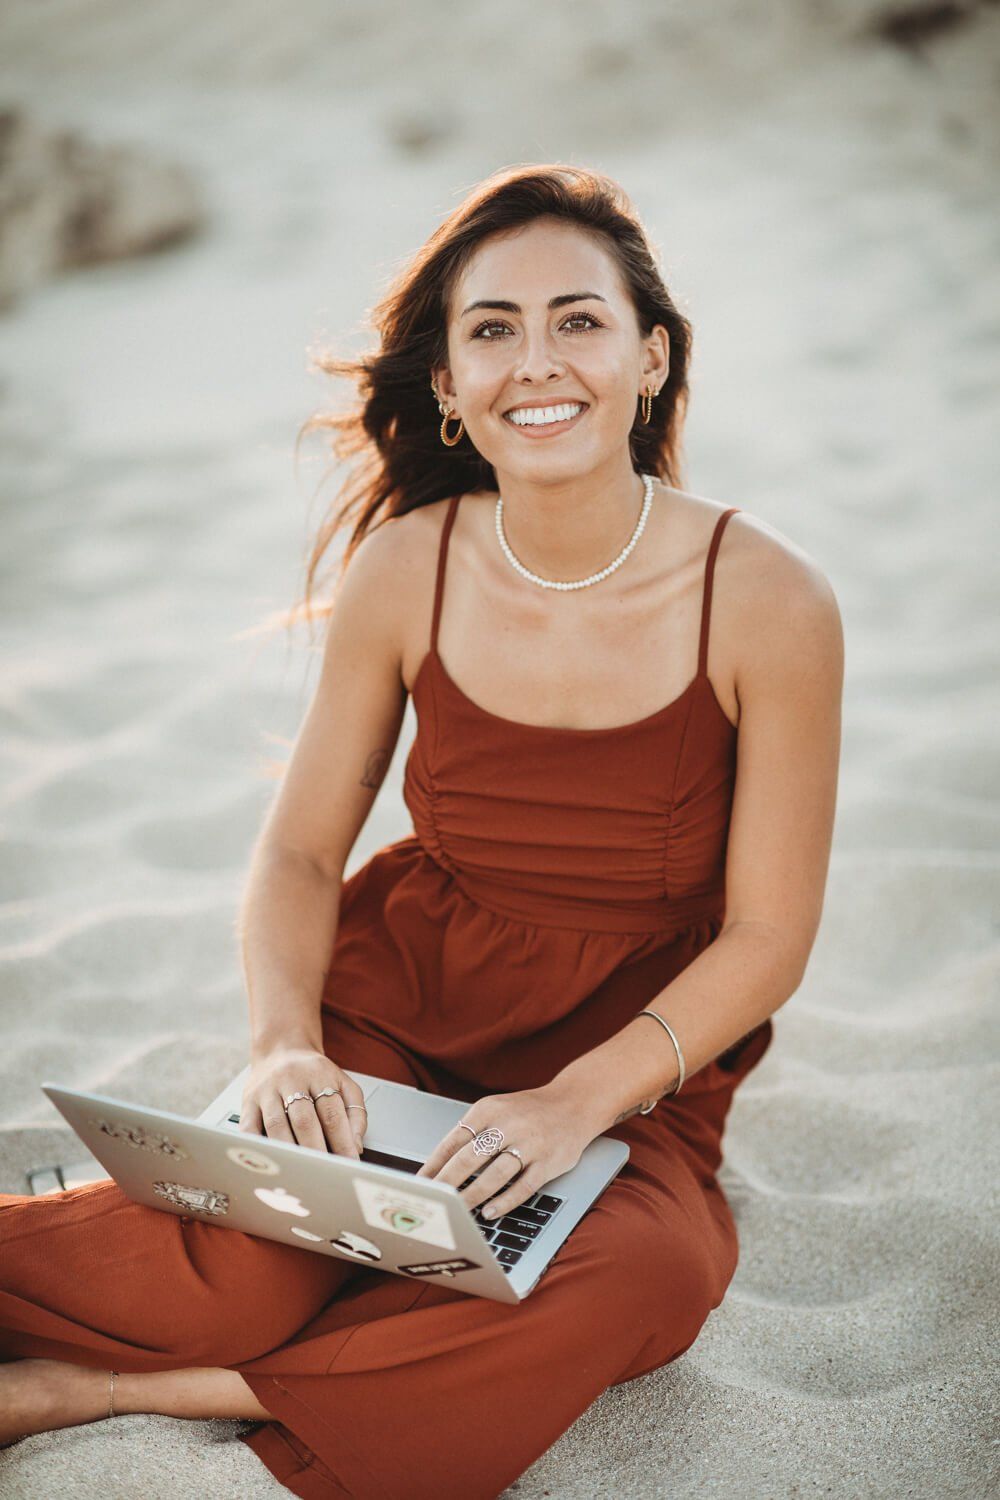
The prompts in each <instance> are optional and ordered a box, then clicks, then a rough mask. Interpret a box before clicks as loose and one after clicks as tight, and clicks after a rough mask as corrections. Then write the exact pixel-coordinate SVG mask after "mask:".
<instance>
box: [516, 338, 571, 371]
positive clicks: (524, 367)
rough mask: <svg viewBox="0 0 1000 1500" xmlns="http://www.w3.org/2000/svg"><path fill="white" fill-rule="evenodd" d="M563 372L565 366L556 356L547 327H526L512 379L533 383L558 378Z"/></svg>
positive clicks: (554, 346)
mask: <svg viewBox="0 0 1000 1500" xmlns="http://www.w3.org/2000/svg"><path fill="white" fill-rule="evenodd" d="M564 373H565V366H564V364H563V363H562V360H561V359H559V357H558V354H557V350H556V345H555V343H554V341H553V337H552V334H551V333H550V331H549V329H548V328H547V327H541V328H538V329H536V330H534V331H532V330H531V329H530V328H526V330H525V334H524V340H523V342H522V344H521V347H520V348H519V349H518V351H517V358H516V360H515V362H514V379H515V380H519V381H528V382H531V383H535V382H540V381H545V380H553V379H555V380H559V379H561V378H562V376H563V374H564Z"/></svg>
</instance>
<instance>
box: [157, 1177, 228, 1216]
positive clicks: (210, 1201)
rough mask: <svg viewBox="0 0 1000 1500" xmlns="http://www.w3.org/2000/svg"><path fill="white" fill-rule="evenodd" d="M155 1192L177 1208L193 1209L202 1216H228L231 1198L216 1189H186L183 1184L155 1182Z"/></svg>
mask: <svg viewBox="0 0 1000 1500" xmlns="http://www.w3.org/2000/svg"><path fill="white" fill-rule="evenodd" d="M153 1192H154V1193H158V1194H159V1195H160V1197H161V1198H165V1199H166V1200H167V1202H168V1203H172V1204H173V1205H174V1207H175V1208H191V1209H194V1210H195V1211H196V1212H197V1213H202V1214H227V1213H228V1212H229V1198H228V1195H227V1194H226V1193H219V1192H216V1190H215V1189H214V1188H200V1187H185V1186H184V1184H183V1183H182V1182H154V1183H153Z"/></svg>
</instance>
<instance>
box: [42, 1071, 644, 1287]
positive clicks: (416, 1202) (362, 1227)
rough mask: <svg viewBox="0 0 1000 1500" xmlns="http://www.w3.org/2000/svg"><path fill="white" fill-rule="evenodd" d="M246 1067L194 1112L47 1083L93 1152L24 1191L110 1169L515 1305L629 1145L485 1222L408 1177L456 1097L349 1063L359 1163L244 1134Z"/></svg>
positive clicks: (586, 1159)
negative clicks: (359, 1115) (356, 1102)
mask: <svg viewBox="0 0 1000 1500" xmlns="http://www.w3.org/2000/svg"><path fill="white" fill-rule="evenodd" d="M249 1071H250V1069H249V1067H247V1068H244V1070H243V1072H242V1073H239V1074H237V1076H236V1077H235V1078H234V1079H233V1080H232V1082H231V1083H230V1084H229V1085H228V1086H227V1087H226V1088H225V1089H224V1090H223V1091H222V1093H221V1094H220V1095H219V1096H218V1098H217V1099H214V1100H213V1101H212V1103H211V1104H210V1105H209V1106H208V1108H207V1109H206V1110H204V1111H203V1112H202V1114H200V1115H199V1116H198V1118H197V1119H196V1120H188V1119H185V1118H184V1117H183V1116H182V1115H175V1114H171V1113H170V1112H169V1111H168V1110H161V1109H146V1108H144V1107H143V1106H141V1105H137V1104H126V1103H124V1102H123V1101H122V1100H120V1099H109V1098H108V1097H107V1096H106V1095H103V1094H89V1093H82V1092H78V1091H77V1090H74V1089H67V1088H62V1087H61V1086H59V1085H58V1084H54V1083H43V1084H42V1085H41V1087H42V1089H43V1091H44V1092H45V1093H46V1094H47V1095H48V1097H49V1099H50V1100H51V1101H52V1103H53V1104H54V1105H55V1106H56V1108H57V1109H58V1110H59V1111H60V1113H61V1114H62V1115H64V1116H65V1118H66V1119H67V1120H68V1121H69V1123H70V1125H71V1126H72V1127H73V1129H74V1130H75V1131H76V1133H77V1135H78V1136H79V1137H80V1139H81V1140H82V1141H83V1142H84V1144H85V1145H86V1146H88V1147H89V1148H90V1150H91V1151H92V1152H93V1158H92V1159H91V1161H90V1162H89V1163H88V1162H81V1163H79V1164H77V1165H75V1166H74V1167H72V1168H64V1167H59V1166H51V1167H43V1168H38V1169H36V1170H35V1171H33V1172H30V1173H29V1174H28V1177H29V1183H30V1185H31V1187H32V1189H33V1191H34V1192H36V1193H45V1192H58V1191H60V1190H61V1189H63V1188H67V1187H76V1186H80V1185H82V1184H83V1183H86V1182H93V1181H98V1180H101V1179H104V1178H106V1177H112V1178H114V1180H115V1182H117V1183H118V1185H119V1187H121V1189H122V1191H123V1192H125V1193H127V1194H128V1196H129V1197H130V1198H134V1199H135V1201H136V1202H137V1203H145V1204H148V1205H149V1207H151V1208H159V1209H162V1210H163V1211H164V1212H166V1213H174V1214H180V1215H186V1216H188V1217H190V1218H196V1219H199V1220H201V1221H202V1222H204V1223H208V1224H214V1225H218V1226H220V1227H221V1228H229V1229H241V1230H245V1231H246V1232H247V1233H249V1234H255V1235H260V1236H262V1237H263V1238H264V1239H269V1240H280V1241H281V1242H282V1243H284V1244H288V1245H296V1246H298V1247H299V1248H300V1249H304V1250H315V1251H317V1252H318V1253H319V1254H321V1255H334V1256H338V1257H340V1259H342V1260H349V1261H353V1262H355V1263H363V1264H365V1265H369V1266H373V1267H374V1268H375V1269H377V1270H380V1271H391V1272H393V1273H394V1274H395V1275H397V1276H409V1277H416V1278H419V1279H421V1280H425V1281H434V1280H440V1279H441V1278H444V1279H445V1280H446V1282H447V1283H448V1284H449V1285H451V1286H454V1287H457V1288H458V1289H459V1290H460V1291H463V1292H470V1293H472V1294H473V1295H475V1296H478V1297H492V1298H494V1299H495V1300H496V1301H498V1302H520V1301H522V1300H523V1299H524V1298H525V1297H527V1296H528V1294H529V1293H530V1292H531V1291H532V1290H533V1288H534V1287H535V1286H536V1285H537V1284H538V1280H539V1278H540V1277H541V1276H542V1274H543V1272H544V1271H545V1269H546V1267H547V1266H548V1265H549V1263H550V1261H551V1260H552V1257H553V1256H554V1255H555V1253H556V1251H557V1250H558V1249H559V1247H560V1245H562V1244H563V1243H564V1242H565V1240H566V1239H567V1237H568V1236H569V1235H570V1233H571V1232H572V1230H573V1229H574V1228H575V1227H576V1225H577V1224H579V1222H580V1220H581V1219H582V1218H583V1216H584V1214H585V1213H586V1212H587V1210H588V1209H589V1208H590V1207H591V1206H592V1205H593V1203H594V1202H595V1201H596V1199H597V1198H599V1197H600V1195H601V1193H602V1192H603V1191H604V1189H605V1188H606V1187H607V1186H608V1184H609V1183H610V1182H611V1181H612V1179H613V1178H614V1177H615V1176H616V1175H617V1174H618V1172H620V1171H621V1169H622V1167H623V1166H624V1165H625V1163H626V1161H627V1160H628V1156H629V1148H628V1146H627V1145H626V1144H625V1142H624V1141H618V1140H615V1139H613V1138H612V1137H610V1136H598V1137H597V1139H596V1140H593V1141H591V1143H590V1144H589V1145H588V1146H587V1147H586V1149H585V1151H584V1152H583V1155H582V1156H581V1158H580V1160H579V1162H578V1163H577V1164H576V1166H575V1167H573V1168H572V1169H571V1170H570V1171H568V1172H563V1173H562V1174H561V1175H560V1176H558V1177H554V1178H553V1179H552V1181H551V1182H547V1183H545V1185H544V1186H543V1187H542V1188H541V1189H539V1190H538V1191H537V1192H534V1193H532V1195H531V1197H530V1198H528V1199H527V1200H526V1201H525V1202H524V1203H523V1204H521V1206H520V1207H519V1208H517V1209H515V1210H514V1211H513V1212H512V1213H509V1214H506V1215H504V1216H502V1217H501V1218H499V1219H484V1218H483V1217H482V1215H481V1213H480V1211H479V1210H478V1209H470V1208H469V1207H468V1206H467V1205H466V1203H465V1200H464V1199H463V1197H462V1196H461V1193H460V1191H459V1189H458V1188H457V1187H454V1186H452V1185H451V1184H450V1183H443V1182H438V1181H435V1180H434V1179H433V1178H424V1177H421V1178H420V1179H419V1181H415V1180H414V1174H415V1173H416V1171H417V1169H418V1167H420V1166H421V1165H422V1164H423V1162H424V1161H425V1160H426V1159H427V1157H428V1156H429V1155H430V1154H431V1152H432V1151H433V1149H434V1147H435V1146H436V1145H437V1144H438V1142H439V1141H440V1140H441V1139H442V1137H443V1136H445V1135H446V1134H447V1133H448V1131H449V1130H450V1129H451V1128H452V1126H453V1125H454V1124H455V1122H456V1121H457V1120H459V1119H460V1118H461V1117H462V1115H463V1114H464V1113H465V1112H466V1110H467V1109H468V1108H469V1106H468V1104H467V1103H465V1102H463V1101H462V1100H461V1099H449V1098H443V1097H442V1096H440V1095H438V1094H429V1093H426V1092H424V1091H423V1090H420V1089H415V1088H411V1087H410V1086H409V1085H408V1084H402V1083H393V1082H390V1081H388V1080H386V1079H382V1078H376V1077H373V1076H372V1075H371V1074H369V1073H356V1072H353V1071H352V1072H350V1074H349V1076H350V1077H351V1078H353V1079H354V1080H355V1082H356V1083H357V1084H358V1085H359V1086H360V1088H361V1090H362V1092H363V1094H364V1101H365V1108H366V1109H367V1111H368V1126H367V1130H366V1134H365V1145H364V1151H363V1153H362V1155H361V1158H360V1160H355V1159H354V1158H351V1157H347V1156H340V1155H337V1154H335V1153H333V1152H330V1151H318V1150H314V1149H313V1148H312V1147H309V1146H299V1145H296V1144H293V1143H289V1142H287V1141H277V1140H272V1139H271V1138H270V1137H269V1136H266V1135H258V1134H253V1135H251V1134H249V1133H248V1132H246V1131H241V1130H240V1129H239V1118H240V1106H241V1103H242V1098H243V1088H244V1084H245V1081H246V1078H247V1075H248V1073H249ZM344 1071H347V1070H346V1069H345V1070H344ZM470 1140H471V1136H470ZM98 1164H100V1166H103V1167H104V1168H105V1171H104V1172H101V1171H100V1166H98ZM483 1165H484V1166H485V1165H486V1163H483ZM477 1170H481V1168H479V1169H477ZM464 1185H465V1184H463V1186H464Z"/></svg>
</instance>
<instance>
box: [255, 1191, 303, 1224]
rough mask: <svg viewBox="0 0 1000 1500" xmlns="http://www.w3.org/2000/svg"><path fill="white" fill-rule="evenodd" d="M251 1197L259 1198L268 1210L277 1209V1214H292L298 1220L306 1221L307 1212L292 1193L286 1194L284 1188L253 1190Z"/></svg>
mask: <svg viewBox="0 0 1000 1500" xmlns="http://www.w3.org/2000/svg"><path fill="white" fill-rule="evenodd" d="M253 1195H254V1197H255V1198H259V1199H260V1201H261V1203H266V1204H267V1206H268V1208H275V1209H277V1211H278V1213H279V1214H294V1215H295V1217H296V1218H298V1219H308V1217H309V1210H308V1208H306V1206H305V1204H304V1203H302V1201H301V1200H300V1199H299V1198H296V1196H295V1194H294V1193H287V1192H286V1191H285V1189H284V1188H254V1190H253Z"/></svg>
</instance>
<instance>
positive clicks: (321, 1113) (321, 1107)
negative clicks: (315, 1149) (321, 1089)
mask: <svg viewBox="0 0 1000 1500" xmlns="http://www.w3.org/2000/svg"><path fill="white" fill-rule="evenodd" d="M316 1116H317V1119H318V1121H319V1124H320V1126H321V1127H322V1133H323V1135H324V1136H325V1137H326V1139H325V1141H324V1142H323V1144H322V1145H321V1146H320V1148H319V1149H320V1150H321V1151H325V1150H326V1148H327V1147H329V1149H330V1150H331V1151H332V1152H333V1153H334V1155H335V1156H349V1157H351V1158H352V1160H354V1161H356V1160H357V1159H358V1157H359V1156H360V1154H361V1152H360V1150H359V1149H358V1146H357V1143H356V1142H355V1139H354V1133H353V1131H352V1129H351V1117H350V1115H349V1114H348V1113H347V1110H346V1109H345V1107H344V1101H343V1096H342V1095H341V1094H340V1093H336V1094H324V1095H323V1098H322V1099H317V1100H316Z"/></svg>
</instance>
